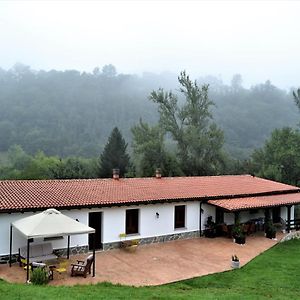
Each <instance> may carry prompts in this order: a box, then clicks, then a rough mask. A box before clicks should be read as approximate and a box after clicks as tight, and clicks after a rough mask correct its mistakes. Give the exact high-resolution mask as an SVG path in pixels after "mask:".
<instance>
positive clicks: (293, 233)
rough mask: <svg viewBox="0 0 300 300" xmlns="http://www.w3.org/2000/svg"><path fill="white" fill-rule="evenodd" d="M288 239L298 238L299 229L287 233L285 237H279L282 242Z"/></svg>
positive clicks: (299, 238)
mask: <svg viewBox="0 0 300 300" xmlns="http://www.w3.org/2000/svg"><path fill="white" fill-rule="evenodd" d="M289 240H300V231H293V232H290V233H288V234H287V235H286V236H285V237H283V238H282V239H281V241H280V242H281V243H282V242H286V241H289Z"/></svg>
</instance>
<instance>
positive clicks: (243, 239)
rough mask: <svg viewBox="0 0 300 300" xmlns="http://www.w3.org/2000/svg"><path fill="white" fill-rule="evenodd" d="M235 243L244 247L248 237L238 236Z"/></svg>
mask: <svg viewBox="0 0 300 300" xmlns="http://www.w3.org/2000/svg"><path fill="white" fill-rule="evenodd" d="M235 242H236V243H237V244H239V245H244V244H245V243H246V237H244V236H237V237H235Z"/></svg>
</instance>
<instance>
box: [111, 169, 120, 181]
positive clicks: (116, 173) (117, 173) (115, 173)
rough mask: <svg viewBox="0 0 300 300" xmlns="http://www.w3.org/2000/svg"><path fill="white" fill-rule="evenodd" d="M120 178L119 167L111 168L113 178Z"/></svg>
mask: <svg viewBox="0 0 300 300" xmlns="http://www.w3.org/2000/svg"><path fill="white" fill-rule="evenodd" d="M119 178H120V169H113V179H116V180H118V179H119Z"/></svg>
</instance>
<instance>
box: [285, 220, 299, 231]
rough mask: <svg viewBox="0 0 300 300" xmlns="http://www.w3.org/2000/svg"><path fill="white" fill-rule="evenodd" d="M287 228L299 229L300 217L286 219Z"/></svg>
mask: <svg viewBox="0 0 300 300" xmlns="http://www.w3.org/2000/svg"><path fill="white" fill-rule="evenodd" d="M286 228H287V230H288V231H289V230H291V229H296V230H299V229H300V219H293V220H290V221H289V220H286Z"/></svg>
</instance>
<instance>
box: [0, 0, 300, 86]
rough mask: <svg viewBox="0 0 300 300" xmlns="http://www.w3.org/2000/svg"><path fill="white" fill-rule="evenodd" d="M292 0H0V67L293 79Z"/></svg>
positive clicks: (295, 34) (299, 48) (297, 20)
mask: <svg viewBox="0 0 300 300" xmlns="http://www.w3.org/2000/svg"><path fill="white" fill-rule="evenodd" d="M299 16H300V1H299V2H298V1H282V2H281V1H263V2H262V1H249V2H248V1H209V2H206V1H191V2H189V1H126V0H123V1H109V2H106V1H91V2H89V1H82V2H81V1H65V2H63V1H52V2H46V1H3V0H2V1H1V2H0V43H1V44H0V67H2V68H4V69H9V68H10V67H11V66H13V65H14V64H15V63H16V62H21V63H24V64H27V65H30V66H31V67H32V68H33V69H46V70H49V69H59V70H65V69H78V70H82V71H83V70H84V71H89V72H90V71H92V70H93V69H94V67H96V66H99V67H100V68H101V67H102V66H103V65H105V64H109V63H111V64H113V65H115V66H116V68H117V71H118V72H119V73H142V72H143V71H149V72H156V73H160V72H163V71H171V72H175V73H176V74H178V73H179V71H180V70H183V69H185V70H187V72H188V73H189V74H191V75H192V76H194V77H197V76H204V75H208V74H211V75H216V76H220V77H221V78H222V79H223V80H224V81H225V82H229V81H230V78H231V77H232V75H233V74H235V73H240V74H242V76H243V79H244V83H245V85H247V86H248V85H251V84H254V83H258V82H264V81H266V80H268V79H270V80H271V81H272V82H273V83H274V84H275V85H277V86H280V87H283V88H288V87H290V86H295V87H299V86H300V17H299Z"/></svg>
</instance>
